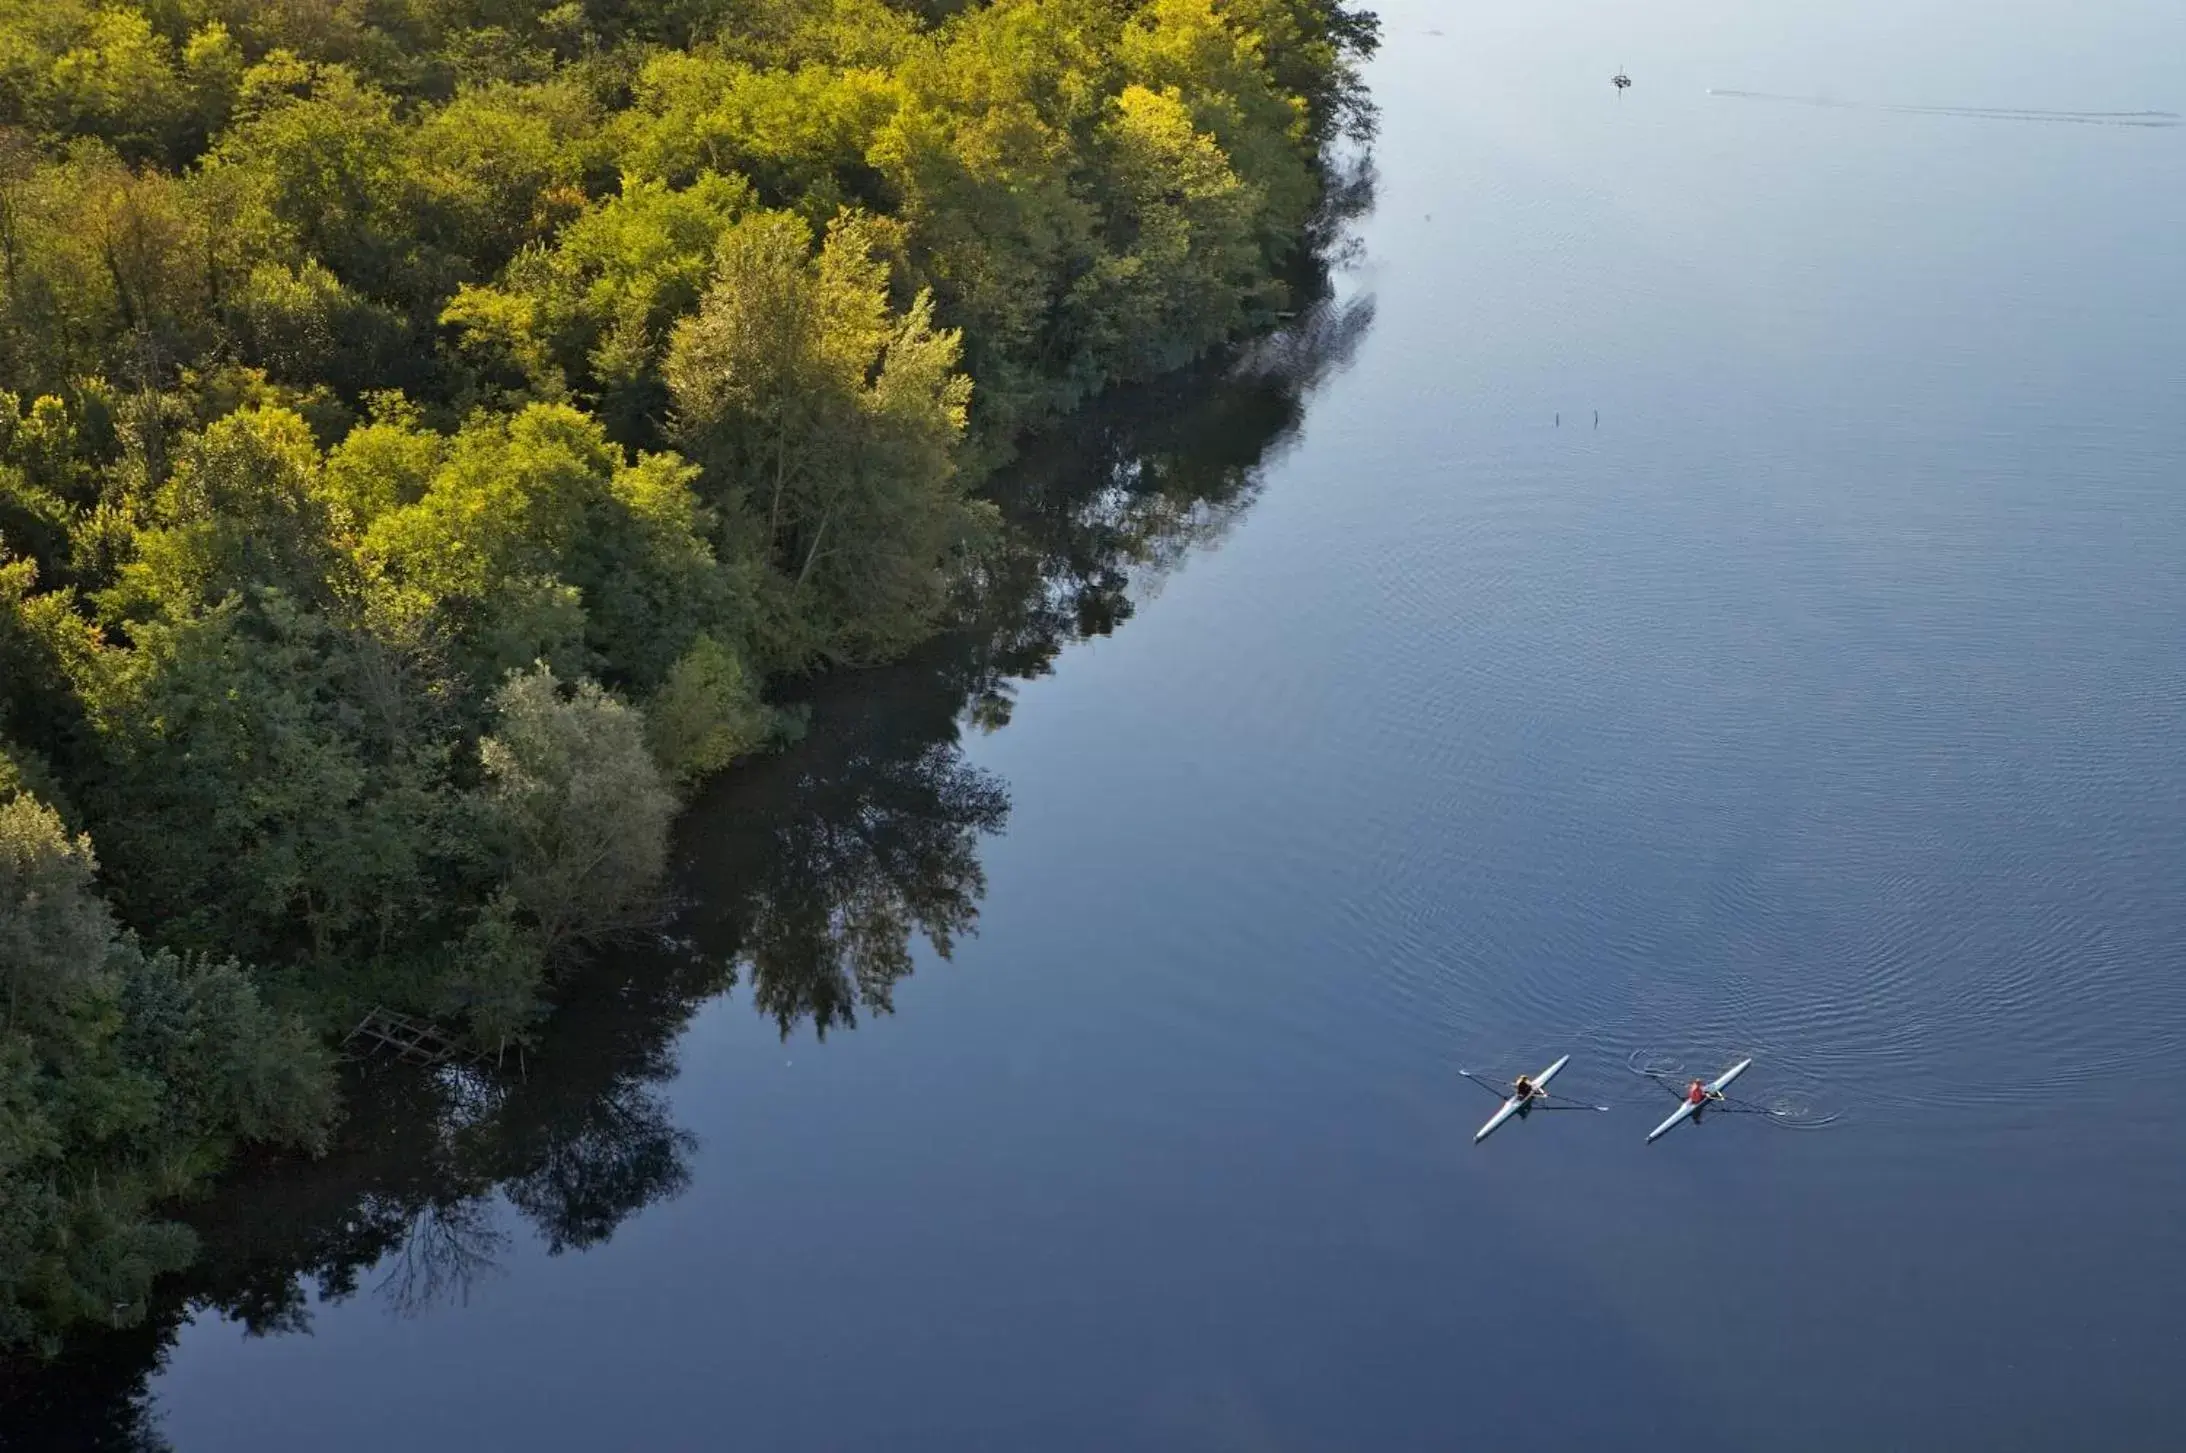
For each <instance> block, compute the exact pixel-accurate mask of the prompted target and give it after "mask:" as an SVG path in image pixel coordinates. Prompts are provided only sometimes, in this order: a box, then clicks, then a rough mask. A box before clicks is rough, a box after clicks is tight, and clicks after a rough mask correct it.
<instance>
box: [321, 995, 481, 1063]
mask: <svg viewBox="0 0 2186 1453" xmlns="http://www.w3.org/2000/svg"><path fill="white" fill-rule="evenodd" d="M342 1048H343V1049H344V1050H345V1051H347V1052H348V1055H349V1057H350V1058H351V1059H379V1058H389V1059H398V1060H402V1061H404V1062H406V1063H409V1064H414V1065H444V1064H450V1063H453V1062H455V1061H457V1060H470V1059H476V1058H478V1052H477V1051H476V1050H474V1049H472V1048H471V1047H470V1046H469V1045H468V1044H466V1043H464V1042H463V1040H461V1039H460V1038H458V1037H457V1036H455V1035H453V1034H451V1033H449V1032H448V1031H447V1030H445V1029H442V1028H441V1027H440V1026H439V1025H437V1024H435V1023H433V1022H432V1021H431V1020H429V1019H418V1018H415V1017H414V1016H412V1015H408V1014H397V1013H396V1012H395V1011H394V1010H392V1009H384V1008H377V1007H375V1008H374V1009H372V1010H371V1012H369V1013H368V1014H366V1015H365V1016H364V1018H362V1019H360V1020H358V1021H357V1027H356V1028H355V1029H352V1030H350V1031H349V1033H348V1034H347V1035H345V1036H344V1037H343V1039H342Z"/></svg>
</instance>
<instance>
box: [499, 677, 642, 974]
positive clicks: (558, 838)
mask: <svg viewBox="0 0 2186 1453" xmlns="http://www.w3.org/2000/svg"><path fill="white" fill-rule="evenodd" d="M493 707H494V729H493V733H492V734H491V735H490V736H488V737H486V738H485V739H484V740H483V741H482V742H481V743H480V744H479V761H480V763H481V765H482V766H483V767H484V769H485V773H486V795H487V801H488V803H489V805H490V809H491V813H492V818H491V820H492V823H493V826H494V830H495V832H496V835H497V839H498V842H499V845H500V847H501V850H502V852H503V853H504V854H505V857H506V861H507V863H508V879H507V882H508V892H509V895H510V897H511V899H512V900H513V901H514V903H515V904H516V905H517V906H518V907H519V908H521V909H522V911H523V912H524V913H525V915H526V916H527V917H528V918H529V919H530V920H531V922H533V923H534V924H536V925H537V926H538V930H539V932H540V934H541V936H542V938H543V940H544V943H545V945H546V948H547V949H548V951H549V952H561V951H566V950H568V949H570V948H573V947H576V946H578V945H582V944H586V943H596V942H599V941H600V940H602V939H606V938H610V937H613V936H615V935H616V934H618V933H621V932H624V931H627V930H629V929H631V928H634V927H636V926H638V925H640V924H643V923H645V922H648V921H650V920H651V919H652V918H653V917H655V916H656V915H657V913H658V911H659V904H660V900H659V896H658V894H659V890H660V884H661V878H662V875H663V874H664V873H665V871H666V869H667V862H668V826H669V823H670V820H671V819H672V818H673V816H674V813H675V798H674V797H673V795H672V794H670V792H669V791H668V788H667V786H666V785H665V784H664V783H663V782H662V780H661V776H660V769H659V768H657V767H656V766H654V765H653V759H652V756H651V754H650V753H649V752H648V751H647V750H646V745H645V718H644V715H643V713H641V712H639V711H638V710H637V709H636V708H634V707H630V706H627V705H625V704H623V703H622V702H620V701H618V700H616V699H615V698H614V697H612V696H610V695H608V694H607V693H606V692H605V691H603V690H601V689H600V688H599V687H598V686H597V685H595V684H593V683H592V682H589V681H580V682H578V683H577V684H576V686H575V687H573V688H571V689H570V690H569V691H567V692H565V691H564V690H563V689H562V685H561V683H560V682H559V681H557V680H556V679H555V676H554V673H553V671H552V670H550V669H548V668H547V667H545V666H540V667H538V668H536V669H534V670H532V671H529V672H524V673H520V674H518V675H514V676H511V677H510V678H509V680H508V681H507V682H506V683H505V684H504V685H503V686H502V687H501V689H500V690H499V691H497V692H495V693H494V698H493Z"/></svg>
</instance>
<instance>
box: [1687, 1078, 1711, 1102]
mask: <svg viewBox="0 0 2186 1453" xmlns="http://www.w3.org/2000/svg"><path fill="white" fill-rule="evenodd" d="M1685 1103H1686V1104H1688V1105H1693V1106H1700V1105H1705V1104H1707V1103H1708V1087H1707V1086H1706V1085H1704V1084H1702V1083H1701V1082H1700V1081H1698V1080H1695V1081H1693V1082H1692V1083H1691V1084H1690V1085H1687V1086H1686V1087H1685Z"/></svg>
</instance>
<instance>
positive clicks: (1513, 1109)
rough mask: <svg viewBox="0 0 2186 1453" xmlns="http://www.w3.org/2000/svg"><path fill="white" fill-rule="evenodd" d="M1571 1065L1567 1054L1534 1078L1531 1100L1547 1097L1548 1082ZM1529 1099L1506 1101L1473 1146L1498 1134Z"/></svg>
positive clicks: (1518, 1098) (1476, 1138)
mask: <svg viewBox="0 0 2186 1453" xmlns="http://www.w3.org/2000/svg"><path fill="white" fill-rule="evenodd" d="M1570 1063H1571V1056H1570V1055H1568V1054H1567V1055H1565V1056H1564V1057H1563V1058H1562V1059H1560V1060H1558V1061H1556V1063H1554V1064H1552V1065H1550V1066H1549V1067H1548V1068H1547V1069H1545V1070H1543V1071H1541V1072H1540V1073H1539V1074H1537V1075H1535V1076H1534V1077H1533V1096H1532V1097H1530V1098H1541V1097H1545V1095H1546V1094H1547V1091H1548V1082H1549V1081H1550V1080H1551V1079H1554V1078H1555V1076H1556V1072H1557V1071H1558V1070H1560V1069H1562V1068H1563V1067H1564V1066H1565V1065H1567V1064H1570ZM1527 1098H1529V1097H1522V1096H1518V1095H1513V1096H1511V1097H1510V1098H1509V1099H1507V1100H1505V1101H1504V1102H1503V1108H1502V1109H1500V1110H1498V1111H1496V1112H1495V1113H1494V1114H1493V1115H1490V1116H1489V1117H1488V1123H1487V1124H1485V1125H1483V1126H1481V1127H1480V1133H1479V1134H1478V1135H1475V1136H1474V1137H1473V1144H1475V1145H1478V1144H1479V1143H1480V1142H1481V1141H1483V1140H1486V1139H1487V1138H1488V1137H1489V1136H1490V1135H1493V1134H1494V1133H1495V1132H1496V1129H1497V1128H1498V1127H1499V1126H1501V1125H1502V1123H1503V1122H1504V1121H1505V1120H1508V1119H1510V1117H1511V1116H1513V1115H1515V1114H1517V1113H1518V1112H1519V1111H1520V1110H1523V1109H1524V1108H1525V1106H1526V1099H1527Z"/></svg>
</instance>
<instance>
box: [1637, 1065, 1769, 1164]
mask: <svg viewBox="0 0 2186 1453" xmlns="http://www.w3.org/2000/svg"><path fill="white" fill-rule="evenodd" d="M1752 1064H1753V1061H1752V1060H1750V1059H1742V1060H1740V1061H1739V1062H1738V1063H1737V1064H1734V1065H1732V1066H1731V1067H1730V1068H1729V1069H1727V1070H1725V1071H1724V1072H1723V1073H1722V1074H1720V1075H1717V1076H1716V1077H1715V1080H1714V1082H1713V1083H1712V1084H1709V1085H1706V1086H1704V1087H1703V1089H1704V1090H1705V1091H1706V1095H1707V1098H1706V1099H1703V1100H1698V1101H1695V1100H1681V1101H1680V1102H1679V1103H1678V1107H1677V1109H1675V1110H1673V1111H1671V1112H1670V1118H1669V1119H1667V1120H1665V1121H1663V1122H1662V1123H1661V1124H1660V1125H1657V1126H1656V1127H1655V1128H1654V1129H1652V1130H1650V1131H1648V1132H1647V1143H1648V1144H1649V1145H1653V1144H1654V1143H1655V1142H1656V1141H1657V1140H1659V1139H1661V1138H1662V1137H1663V1136H1665V1135H1668V1134H1669V1133H1670V1132H1671V1131H1673V1130H1675V1129H1677V1127H1678V1125H1679V1124H1680V1123H1682V1122H1684V1121H1686V1120H1690V1119H1691V1118H1692V1117H1693V1116H1695V1115H1697V1114H1699V1113H1700V1112H1701V1110H1703V1109H1704V1108H1706V1107H1707V1106H1708V1105H1710V1104H1712V1103H1714V1102H1715V1101H1717V1100H1720V1099H1722V1098H1723V1089H1724V1087H1725V1086H1726V1085H1728V1084H1730V1082H1731V1081H1732V1080H1735V1079H1737V1078H1738V1077H1739V1076H1740V1075H1742V1074H1744V1073H1745V1072H1746V1071H1747V1069H1748V1068H1750V1067H1751V1066H1752Z"/></svg>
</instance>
